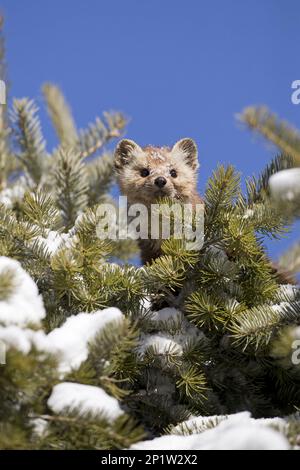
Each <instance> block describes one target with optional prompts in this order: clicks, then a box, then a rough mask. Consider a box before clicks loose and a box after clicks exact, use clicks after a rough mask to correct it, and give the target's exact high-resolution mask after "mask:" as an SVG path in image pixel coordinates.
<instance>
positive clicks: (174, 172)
mask: <svg viewBox="0 0 300 470" xmlns="http://www.w3.org/2000/svg"><path fill="white" fill-rule="evenodd" d="M170 175H171V176H172V178H176V176H177V171H176V170H171V171H170Z"/></svg>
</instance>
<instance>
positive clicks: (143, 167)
mask: <svg viewBox="0 0 300 470" xmlns="http://www.w3.org/2000/svg"><path fill="white" fill-rule="evenodd" d="M198 168H199V162H198V151H197V145H196V143H195V142H194V141H193V140H192V139H189V138H185V139H181V140H179V141H178V142H176V144H175V145H174V146H173V147H172V148H170V147H154V146H147V147H144V148H142V147H140V146H139V145H138V144H136V143H135V142H134V141H133V140H128V139H123V140H121V141H120V142H119V144H118V145H117V148H116V150H115V169H116V173H117V179H118V183H119V186H120V190H121V193H122V194H123V195H124V196H127V200H128V204H129V205H131V204H135V203H140V204H141V203H142V204H144V205H145V206H146V207H147V208H148V209H150V207H151V204H155V203H156V202H157V201H158V200H159V198H162V197H168V198H171V199H174V200H177V201H178V202H182V203H189V204H192V205H193V206H195V205H196V204H202V203H203V201H202V199H201V197H200V196H199V194H198V193H197V175H198ZM139 246H140V249H141V259H142V262H143V263H147V262H151V261H152V260H154V259H155V258H157V257H158V256H160V255H161V241H159V240H151V239H148V240H144V239H140V240H139Z"/></svg>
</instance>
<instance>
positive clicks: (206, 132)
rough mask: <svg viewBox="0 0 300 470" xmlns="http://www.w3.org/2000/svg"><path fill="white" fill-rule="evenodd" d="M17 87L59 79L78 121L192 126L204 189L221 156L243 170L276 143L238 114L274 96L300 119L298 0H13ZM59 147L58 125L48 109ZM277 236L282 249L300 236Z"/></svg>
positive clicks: (167, 140) (183, 132)
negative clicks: (298, 94) (120, 118)
mask: <svg viewBox="0 0 300 470" xmlns="http://www.w3.org/2000/svg"><path fill="white" fill-rule="evenodd" d="M0 8H1V10H2V11H3V13H4V15H5V17H6V27H5V33H6V42H7V56H8V63H9V76H10V79H11V85H12V87H11V93H12V95H13V96H17V97H22V96H30V97H35V98H36V99H37V102H38V104H39V105H40V106H42V105H43V103H42V97H41V92H40V86H41V84H42V83H43V82H45V81H53V82H55V83H57V84H58V85H60V87H61V88H62V89H63V91H64V92H65V94H66V96H67V99H68V100H69V102H70V103H71V105H72V109H73V112H74V115H75V118H76V121H77V124H78V126H79V127H85V125H86V124H87V123H88V122H89V121H93V120H94V118H95V117H96V116H97V115H99V114H101V113H102V111H103V110H111V109H114V110H122V111H124V112H125V113H126V114H127V115H128V116H130V118H131V121H130V124H129V126H128V132H127V136H128V137H129V138H132V139H135V140H137V141H138V142H139V143H140V144H141V145H145V144H149V143H150V144H157V145H164V144H165V145H166V144H172V143H174V142H175V141H176V140H178V139H179V138H181V137H185V136H190V137H193V138H194V139H195V140H196V141H197V143H198V146H199V157H200V162H201V170H200V177H199V188H200V191H203V190H204V187H205V182H206V180H207V178H208V177H209V175H210V174H211V172H212V170H213V169H214V168H215V167H216V165H217V163H218V162H221V163H224V164H229V163H231V164H234V165H235V166H236V168H237V169H238V170H239V171H240V172H241V173H242V176H243V177H246V176H247V175H252V174H253V173H256V174H257V173H258V172H259V171H260V170H261V169H262V168H263V167H264V166H265V164H266V163H267V162H268V161H269V160H270V158H271V157H272V156H273V155H274V153H275V152H274V149H270V148H269V147H267V146H266V145H265V144H264V143H263V142H262V141H261V140H260V139H255V138H254V137H253V135H251V134H250V133H249V132H248V131H245V130H241V128H240V126H239V125H237V122H236V120H235V114H236V113H238V112H239V111H241V110H242V109H243V108H244V107H245V106H248V105H252V104H266V105H267V106H269V107H270V108H271V109H272V110H274V111H275V112H276V113H278V114H279V115H280V116H281V117H283V118H285V119H287V120H289V121H290V122H291V123H292V124H294V125H295V126H297V127H299V128H300V105H298V106H296V105H293V104H292V102H291V92H292V90H291V83H292V82H293V81H294V80H296V79H300V68H299V65H300V56H299V40H300V28H299V18H300V2H299V1H298V0H247V1H246V0H244V1H243V2H241V1H239V0H185V1H183V0H180V1H179V0H151V1H150V0H149V1H146V0H126V1H124V0H123V1H122V0H114V1H110V2H109V1H108V0H107V1H103V0H84V1H83V0H43V1H39V0H22V1H21V0H2V2H1V7H0ZM41 118H42V125H43V131H44V134H45V137H46V138H47V140H48V142H49V144H50V146H52V145H55V136H54V133H53V131H52V129H51V127H50V125H49V122H48V120H47V117H46V114H45V112H44V111H42V112H41ZM296 231H297V232H299V225H298V227H297V230H296V229H295V230H294V233H293V235H289V240H284V241H281V242H277V241H276V242H271V243H268V249H269V251H270V253H271V254H272V256H274V257H276V256H277V255H278V254H279V253H280V252H281V251H282V250H283V248H285V247H286V246H288V245H289V244H290V243H291V240H292V239H296V236H297V233H296Z"/></svg>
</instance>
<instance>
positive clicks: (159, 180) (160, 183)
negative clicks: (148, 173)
mask: <svg viewBox="0 0 300 470" xmlns="http://www.w3.org/2000/svg"><path fill="white" fill-rule="evenodd" d="M166 182H167V180H166V178H164V177H163V176H159V177H158V178H156V180H154V183H155V184H156V186H158V187H159V188H162V187H163V186H164V185H165V184H166Z"/></svg>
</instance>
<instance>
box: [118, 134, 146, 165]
mask: <svg viewBox="0 0 300 470" xmlns="http://www.w3.org/2000/svg"><path fill="white" fill-rule="evenodd" d="M142 152H143V150H142V149H141V147H140V146H139V145H138V144H136V143H135V142H134V141H133V140H129V139H123V140H121V141H120V142H119V143H118V145H117V147H116V150H115V167H116V168H121V167H122V166H123V165H127V163H129V162H130V160H131V159H132V158H134V157H138V156H139V155H140V154H141V153H142Z"/></svg>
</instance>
